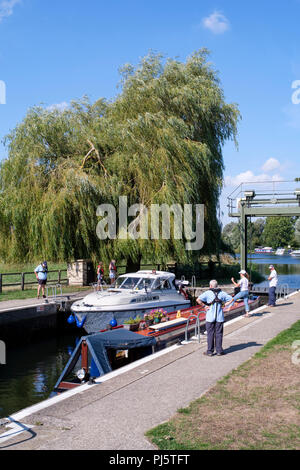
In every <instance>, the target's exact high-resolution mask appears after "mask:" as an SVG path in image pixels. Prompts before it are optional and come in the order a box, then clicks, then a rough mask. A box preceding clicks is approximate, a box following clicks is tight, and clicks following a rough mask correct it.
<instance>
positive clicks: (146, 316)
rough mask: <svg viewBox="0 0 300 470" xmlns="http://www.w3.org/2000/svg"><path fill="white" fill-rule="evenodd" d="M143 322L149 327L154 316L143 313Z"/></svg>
mask: <svg viewBox="0 0 300 470" xmlns="http://www.w3.org/2000/svg"><path fill="white" fill-rule="evenodd" d="M144 321H145V323H146V325H147V326H150V325H152V324H153V321H154V316H153V315H152V314H151V312H150V313H145V315H144Z"/></svg>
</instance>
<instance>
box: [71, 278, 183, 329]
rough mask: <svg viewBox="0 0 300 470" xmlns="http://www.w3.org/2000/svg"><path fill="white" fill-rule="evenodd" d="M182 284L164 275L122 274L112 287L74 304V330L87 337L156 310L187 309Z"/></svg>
mask: <svg viewBox="0 0 300 470" xmlns="http://www.w3.org/2000/svg"><path fill="white" fill-rule="evenodd" d="M184 284H188V283H187V282H185V281H175V275H174V274H173V273H169V272H165V271H137V272H136V273H131V274H122V275H121V276H119V277H118V279H117V280H116V282H115V283H114V285H113V286H112V287H110V288H108V289H106V290H101V291H96V292H93V293H92V294H89V295H87V296H86V297H84V299H82V300H80V301H77V302H74V303H73V304H72V306H71V311H72V314H73V315H74V316H75V320H76V323H77V326H78V327H82V328H84V330H85V331H86V332H87V333H89V334H90V333H94V332H97V331H99V330H101V329H105V328H107V326H108V325H110V324H111V325H112V324H113V325H114V326H116V325H122V324H123V323H124V321H125V320H128V319H129V318H130V317H132V318H135V317H137V316H140V317H143V316H144V315H145V314H146V313H149V312H150V311H151V310H153V309H156V308H157V309H158V308H162V309H164V310H166V311H167V312H168V313H169V312H173V311H174V310H180V309H183V308H186V307H189V306H190V300H189V299H188V297H187V295H186V294H185V293H184V291H183V289H182V285H184ZM111 322H112V323H111Z"/></svg>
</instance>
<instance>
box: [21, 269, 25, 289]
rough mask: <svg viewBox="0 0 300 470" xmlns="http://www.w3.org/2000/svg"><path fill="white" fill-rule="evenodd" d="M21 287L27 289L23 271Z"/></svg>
mask: <svg viewBox="0 0 300 470" xmlns="http://www.w3.org/2000/svg"><path fill="white" fill-rule="evenodd" d="M21 289H22V290H24V289H25V273H21Z"/></svg>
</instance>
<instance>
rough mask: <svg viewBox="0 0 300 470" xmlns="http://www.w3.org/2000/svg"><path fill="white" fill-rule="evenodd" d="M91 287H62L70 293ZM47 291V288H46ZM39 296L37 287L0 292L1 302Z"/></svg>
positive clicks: (49, 292)
mask: <svg viewBox="0 0 300 470" xmlns="http://www.w3.org/2000/svg"><path fill="white" fill-rule="evenodd" d="M90 289H91V287H90V286H88V287H77V286H64V287H62V293H63V294H70V293H73V292H79V291H81V290H83V291H85V290H90ZM46 293H47V290H46ZM56 293H57V295H60V289H57V292H56ZM48 295H49V296H51V295H52V289H51V288H50V289H49V290H48ZM36 296H37V287H36V288H35V289H26V290H24V291H22V290H6V291H4V292H2V294H0V302H3V301H4V300H18V299H32V298H35V297H36Z"/></svg>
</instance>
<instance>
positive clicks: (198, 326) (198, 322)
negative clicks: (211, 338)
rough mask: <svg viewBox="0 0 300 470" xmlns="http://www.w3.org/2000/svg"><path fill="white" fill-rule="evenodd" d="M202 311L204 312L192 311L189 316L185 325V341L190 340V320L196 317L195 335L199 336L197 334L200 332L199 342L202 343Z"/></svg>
mask: <svg viewBox="0 0 300 470" xmlns="http://www.w3.org/2000/svg"><path fill="white" fill-rule="evenodd" d="M200 313H202V312H199V313H192V314H191V315H190V316H189V317H188V319H187V322H186V327H185V336H184V340H185V341H188V329H189V322H190V320H191V319H192V318H196V324H195V336H197V334H198V343H200V341H201V338H200V320H199V316H200Z"/></svg>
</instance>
